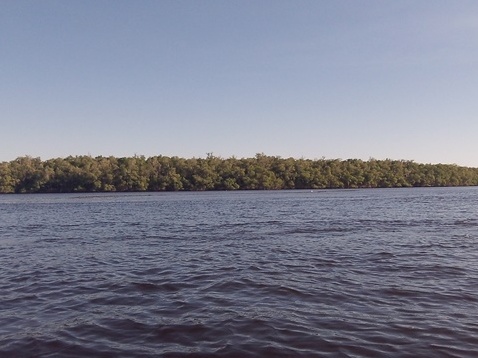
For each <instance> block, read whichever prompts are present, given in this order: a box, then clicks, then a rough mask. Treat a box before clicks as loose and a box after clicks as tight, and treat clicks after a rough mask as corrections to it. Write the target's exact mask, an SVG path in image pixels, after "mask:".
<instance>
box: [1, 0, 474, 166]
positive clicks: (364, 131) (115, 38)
mask: <svg viewBox="0 0 478 358" xmlns="http://www.w3.org/2000/svg"><path fill="white" fill-rule="evenodd" d="M0 128H1V129H0V161H9V160H12V159H15V158H16V157H18V156H23V155H31V156H34V157H41V158H42V159H48V158H53V157H65V156H68V155H84V154H85V155H87V154H90V155H92V156H97V155H103V156H109V155H115V156H132V155H134V154H138V155H145V156H152V155H159V154H162V155H170V156H171V155H177V156H182V157H193V156H195V157H205V156H206V153H208V152H212V153H214V154H215V155H217V156H222V157H229V156H232V155H235V156H237V157H249V156H254V155H255V154H256V153H258V152H263V153H265V154H267V155H278V156H282V157H295V158H299V157H305V158H311V159H314V158H321V157H326V158H342V159H347V158H360V159H365V160H367V159H369V158H370V157H374V158H377V159H385V158H392V159H411V160H415V161H417V162H423V163H439V162H441V163H456V164H460V165H467V166H475V167H478V1H475V0H470V1H463V0H449V1H439V0H437V1H428V0H423V1H417V0H410V1H408V0H404V1H400V0H397V1H395V0H389V1H385V0H377V1H368V0H364V1H357V0H349V1H345V0H344V1H341V0H334V1H325V0H324V1H320V0H310V1H304V0H290V1H282V0H267V1H266V0H262V1H261V0H238V1H232V0H231V1H222V0H213V1H210V0H201V1H199V0H189V1H187V0H170V1H168V0H163V1H159V0H157V1H141V0H129V1H123V0H112V1H101V0H82V1H63V0H56V1H51V0H42V1H37V0H34V1H23V0H4V1H2V2H1V3H0Z"/></svg>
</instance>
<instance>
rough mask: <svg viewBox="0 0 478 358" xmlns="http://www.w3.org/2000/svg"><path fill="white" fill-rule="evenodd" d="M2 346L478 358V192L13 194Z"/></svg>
mask: <svg viewBox="0 0 478 358" xmlns="http://www.w3.org/2000/svg"><path fill="white" fill-rule="evenodd" d="M0 262H1V271H0V300H1V302H0V356H1V357H155V356H163V357H315V356H317V357H477V356H478V188H442V189H386V190H350V191H346V190H344V191H340V190H339V191H314V192H306V191H280V192H218V193H158V194H113V195H106V194H104V195H103V194H86V195H84V194H78V195H17V196H12V195H4V196H0Z"/></svg>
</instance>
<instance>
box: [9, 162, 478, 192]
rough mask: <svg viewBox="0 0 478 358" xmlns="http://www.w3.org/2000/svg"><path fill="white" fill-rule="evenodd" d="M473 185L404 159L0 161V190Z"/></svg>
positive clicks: (476, 171)
mask: <svg viewBox="0 0 478 358" xmlns="http://www.w3.org/2000/svg"><path fill="white" fill-rule="evenodd" d="M471 185H478V168H468V167H462V166H457V165H450V164H420V163H415V162H414V161H406V160H390V159H386V160H375V159H370V160H368V161H363V160H359V159H347V160H340V159H318V160H317V159H316V160H311V159H294V158H281V157H277V156H267V155H264V154H257V155H256V156H255V157H253V158H240V159H238V158H235V157H231V158H227V159H224V158H220V157H216V156H214V155H212V154H208V155H207V157H206V158H189V159H188V158H180V157H168V156H161V155H160V156H153V157H149V158H146V157H144V156H134V157H123V158H116V157H102V156H99V157H94V158H93V157H91V156H69V157H67V158H56V159H49V160H45V161H42V160H41V159H40V158H33V157H30V156H24V157H19V158H17V159H15V160H12V161H10V162H2V163H0V193H70V192H111V191H119V192H125V191H179V190H268V189H326V188H330V189H335V188H391V187H424V186H471Z"/></svg>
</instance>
